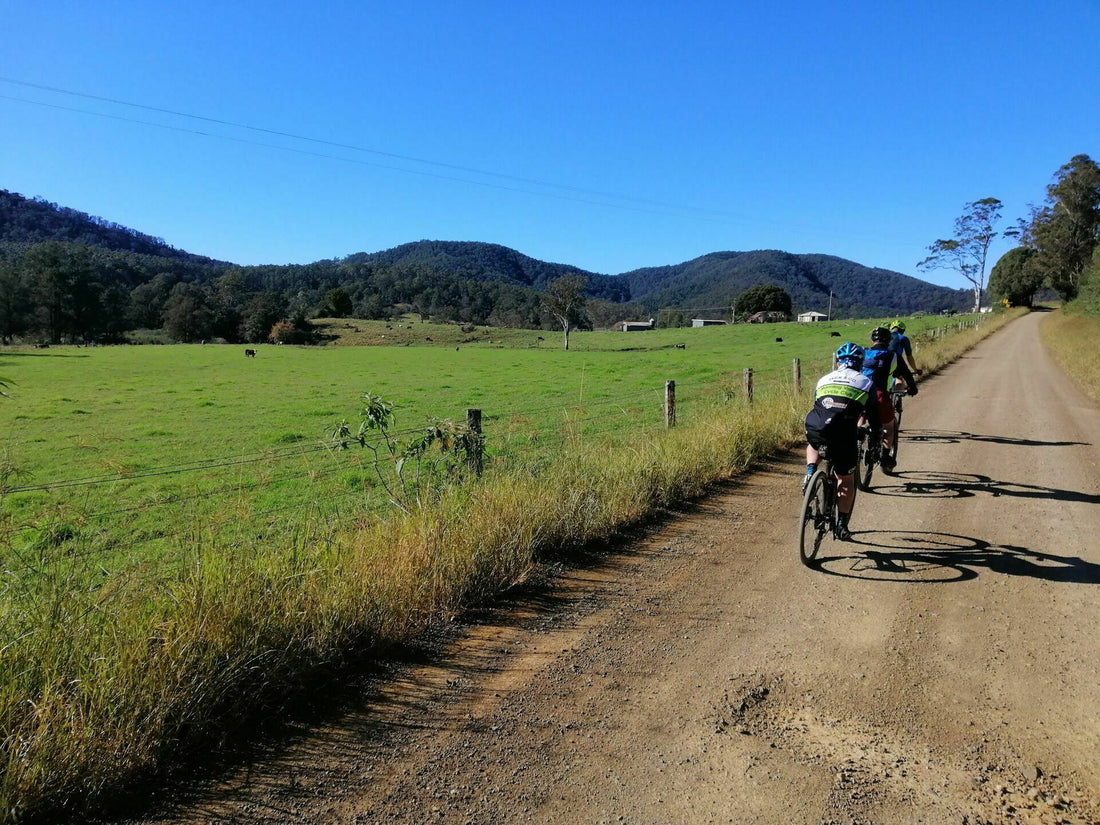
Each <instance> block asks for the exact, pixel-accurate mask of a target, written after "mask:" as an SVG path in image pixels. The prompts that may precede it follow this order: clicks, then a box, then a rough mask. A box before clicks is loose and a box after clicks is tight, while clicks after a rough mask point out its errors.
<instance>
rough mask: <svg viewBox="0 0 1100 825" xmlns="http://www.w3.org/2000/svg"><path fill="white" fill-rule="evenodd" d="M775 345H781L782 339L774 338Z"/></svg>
mask: <svg viewBox="0 0 1100 825" xmlns="http://www.w3.org/2000/svg"><path fill="white" fill-rule="evenodd" d="M775 343H777V344H782V343H783V339H782V338H776V339H775Z"/></svg>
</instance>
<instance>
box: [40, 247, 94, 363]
mask: <svg viewBox="0 0 1100 825" xmlns="http://www.w3.org/2000/svg"><path fill="white" fill-rule="evenodd" d="M25 265H26V268H27V272H28V274H29V276H30V285H31V293H32V299H33V301H34V303H35V304H36V305H37V308H38V312H39V315H40V325H41V327H42V328H44V329H45V330H46V333H47V335H48V337H49V340H50V341H51V342H53V343H58V342H59V341H61V339H62V336H64V335H70V336H72V335H74V334H75V333H76V332H77V331H78V329H79V331H80V332H82V333H86V332H87V331H88V330H89V329H90V326H91V316H92V315H94V313H95V312H96V297H97V296H96V294H95V287H96V286H97V285H95V284H94V283H93V279H92V275H91V267H90V255H89V253H88V247H86V246H81V245H79V244H70V243H61V242H60V241H46V242H45V243H40V244H35V245H34V246H32V247H31V248H30V250H29V251H28V252H27V256H26V258H25Z"/></svg>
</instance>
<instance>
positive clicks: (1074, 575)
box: [814, 530, 1100, 584]
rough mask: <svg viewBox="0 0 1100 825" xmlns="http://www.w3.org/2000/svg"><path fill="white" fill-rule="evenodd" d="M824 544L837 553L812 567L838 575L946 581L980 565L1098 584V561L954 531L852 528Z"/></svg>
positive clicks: (972, 575)
mask: <svg viewBox="0 0 1100 825" xmlns="http://www.w3.org/2000/svg"><path fill="white" fill-rule="evenodd" d="M861 548H863V549H861ZM823 549H824V548H823ZM828 549H829V550H831V551H840V552H839V554H837V555H829V556H825V555H819V556H818V558H817V560H816V562H815V564H814V566H815V568H817V569H818V570H820V571H821V572H822V573H825V574H827V575H830V576H840V577H843V578H851V579H864V580H867V581H891V582H903V583H906V584H947V583H951V582H963V581H970V580H972V579H976V578H977V577H978V575H979V573H978V571H979V570H981V569H983V568H984V569H985V570H987V571H988V572H990V573H1000V574H1001V575H1005V576H1028V577H1030V578H1034V579H1042V580H1044V581H1051V582H1058V583H1062V584H1100V564H1093V563H1092V562H1088V561H1085V560H1084V559H1080V558H1077V557H1075V556H1058V555H1055V554H1053V553H1041V552H1039V551H1037V550H1029V549H1028V548H1026V547H1019V546H1016V545H1013V544H992V543H990V542H988V541H985V540H984V539H979V538H974V537H973V536H961V535H957V534H954V533H937V532H934V531H930V532H922V531H916V530H862V531H858V532H853V534H852V540H851V541H850V542H845V543H839V542H833V543H832V544H831V545H829V546H828Z"/></svg>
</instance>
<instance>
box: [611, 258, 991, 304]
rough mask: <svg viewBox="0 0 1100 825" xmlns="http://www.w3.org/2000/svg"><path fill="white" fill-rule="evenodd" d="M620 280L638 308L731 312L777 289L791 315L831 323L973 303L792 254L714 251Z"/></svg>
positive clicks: (840, 261) (871, 271) (886, 274)
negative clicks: (741, 297) (757, 291)
mask: <svg viewBox="0 0 1100 825" xmlns="http://www.w3.org/2000/svg"><path fill="white" fill-rule="evenodd" d="M618 277H620V278H623V279H625V280H626V282H627V283H628V284H629V286H630V294H631V296H632V297H633V299H634V300H635V301H636V302H638V303H639V304H641V305H643V306H646V307H648V308H651V309H654V310H656V309H658V308H660V307H682V308H684V309H685V310H690V309H693V308H699V309H705V308H710V307H723V306H729V305H730V304H731V302H732V301H734V300H735V299H736V298H737V295H738V294H740V293H741V292H744V291H745V290H746V289H748V288H749V287H752V286H756V285H758V284H774V285H776V286H780V287H782V288H783V289H785V290H786V291H787V293H788V294H789V295H790V296H791V303H792V304H793V306H794V309H795V311H796V312H805V311H808V310H816V311H818V312H826V311H828V306H829V293H830V292H832V309H833V315H834V316H840V317H872V316H876V315H895V314H902V315H908V314H910V313H912V312H917V311H923V312H939V311H941V310H944V309H955V310H964V309H966V308H968V307H969V306H971V304H972V303H973V295H972V294H971V293H970V291H969V290H965V289H948V288H947V287H941V286H936V285H935V284H930V283H928V282H927V281H921V280H919V279H917V278H912V277H910V276H908V275H902V274H901V273H900V272H891V271H890V270H887V269H877V268H871V267H867V266H863V265H861V264H857V263H855V262H854V261H849V260H846V259H844V258H837V257H834V256H832V255H795V254H793V253H790V252H779V251H776V250H770V249H769V250H759V251H755V252H713V253H711V254H709V255H703V256H702V257H699V258H695V259H694V260H691V261H687V262H685V263H682V264H676V265H673V266H662V267H649V268H646V269H636V270H634V271H632V272H626V273H624V274H622V275H619V276H618Z"/></svg>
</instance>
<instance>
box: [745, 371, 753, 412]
mask: <svg viewBox="0 0 1100 825" xmlns="http://www.w3.org/2000/svg"><path fill="white" fill-rule="evenodd" d="M745 399H746V400H747V401H748V402H749V403H750V404H751V403H752V367H745Z"/></svg>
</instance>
